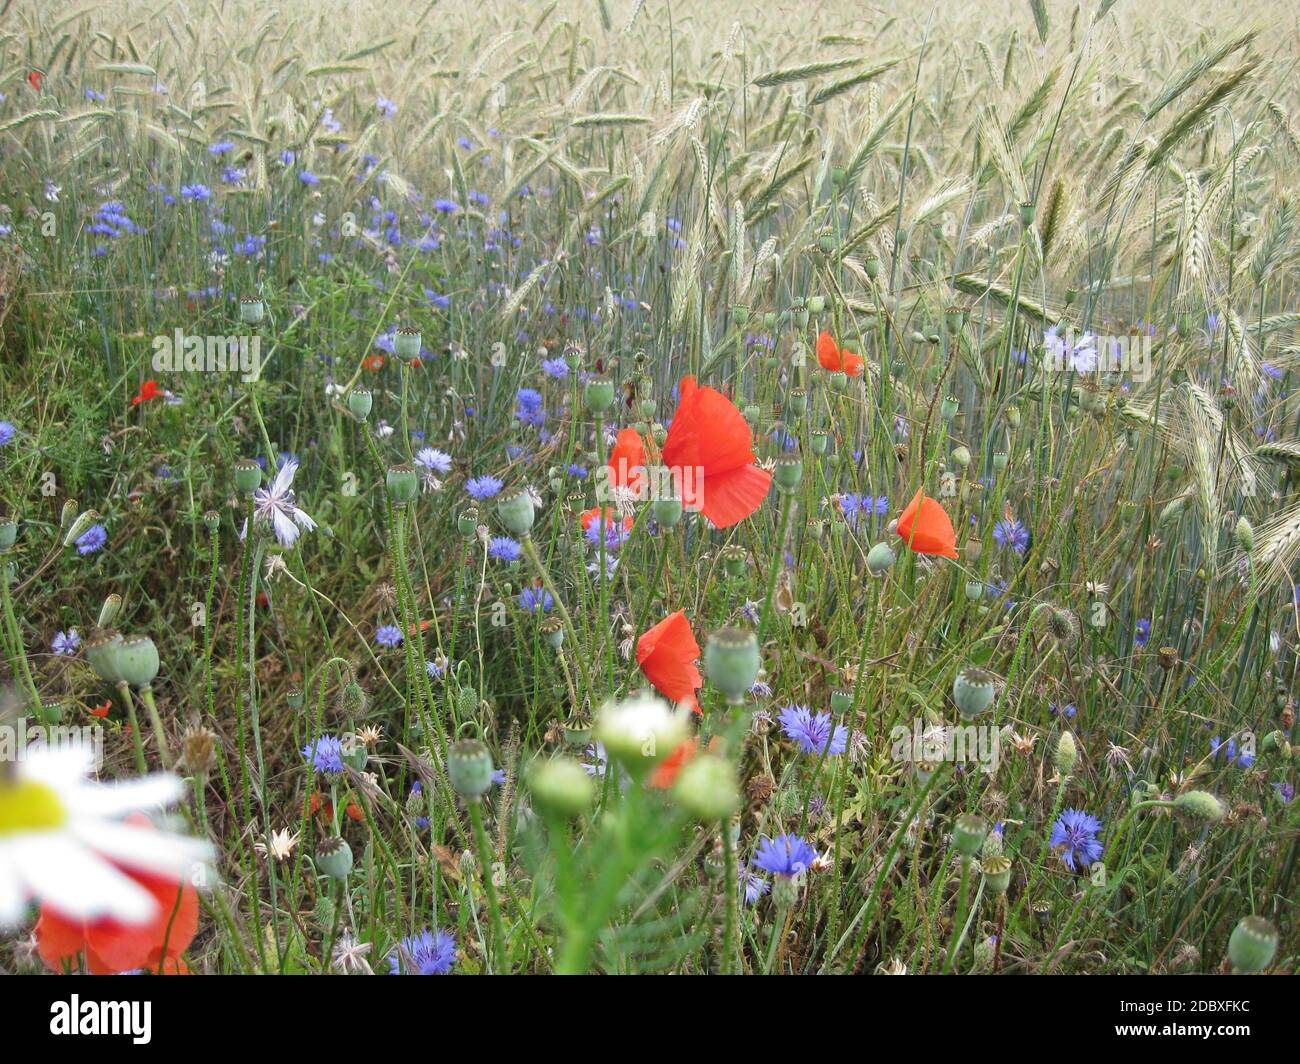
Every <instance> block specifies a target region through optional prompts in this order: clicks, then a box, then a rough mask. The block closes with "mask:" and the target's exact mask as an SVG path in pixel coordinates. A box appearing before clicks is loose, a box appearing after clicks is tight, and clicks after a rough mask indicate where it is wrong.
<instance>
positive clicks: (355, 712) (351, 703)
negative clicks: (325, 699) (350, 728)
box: [339, 680, 367, 718]
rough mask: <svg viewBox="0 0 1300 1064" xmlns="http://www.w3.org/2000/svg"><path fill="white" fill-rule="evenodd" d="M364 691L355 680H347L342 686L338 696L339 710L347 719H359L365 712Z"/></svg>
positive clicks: (365, 699)
mask: <svg viewBox="0 0 1300 1064" xmlns="http://www.w3.org/2000/svg"><path fill="white" fill-rule="evenodd" d="M366 702H367V698H366V689H365V688H364V687H362V686H361V685H360V684H359V683H357V681H356V680H349V681H348V682H347V683H345V684H344V685H343V691H342V693H341V694H340V696H339V703H340V708H341V709H342V711H343V715H344V716H345V717H348V718H354V717H359V716H361V715H362V714H363V713H365V711H366Z"/></svg>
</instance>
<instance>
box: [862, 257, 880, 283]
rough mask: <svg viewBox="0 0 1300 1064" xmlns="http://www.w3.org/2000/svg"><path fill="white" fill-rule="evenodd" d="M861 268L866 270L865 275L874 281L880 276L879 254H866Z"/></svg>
mask: <svg viewBox="0 0 1300 1064" xmlns="http://www.w3.org/2000/svg"><path fill="white" fill-rule="evenodd" d="M862 268H863V269H864V270H866V271H867V276H868V277H869V278H870V279H871V280H873V281H874V280H875V279H876V278H877V277H879V276H880V256H879V255H868V256H867V258H866V261H864V262H863V263H862Z"/></svg>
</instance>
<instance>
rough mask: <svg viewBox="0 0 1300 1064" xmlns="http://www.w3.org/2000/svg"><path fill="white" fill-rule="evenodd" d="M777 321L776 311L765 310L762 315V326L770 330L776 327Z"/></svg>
mask: <svg viewBox="0 0 1300 1064" xmlns="http://www.w3.org/2000/svg"><path fill="white" fill-rule="evenodd" d="M777 321H778V315H777V313H776V311H774V310H769V311H767V313H765V314H764V315H763V328H764V329H766V330H767V331H768V332H771V331H772V330H773V329H775V328H776V323H777Z"/></svg>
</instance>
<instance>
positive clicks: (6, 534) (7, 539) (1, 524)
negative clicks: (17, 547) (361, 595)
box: [0, 517, 18, 551]
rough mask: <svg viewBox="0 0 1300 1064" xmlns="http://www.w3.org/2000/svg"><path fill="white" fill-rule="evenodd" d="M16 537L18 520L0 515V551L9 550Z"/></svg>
mask: <svg viewBox="0 0 1300 1064" xmlns="http://www.w3.org/2000/svg"><path fill="white" fill-rule="evenodd" d="M17 538H18V522H17V521H15V520H14V519H13V518H12V517H0V551H7V550H11V549H12V548H13V545H14V541H15V540H17Z"/></svg>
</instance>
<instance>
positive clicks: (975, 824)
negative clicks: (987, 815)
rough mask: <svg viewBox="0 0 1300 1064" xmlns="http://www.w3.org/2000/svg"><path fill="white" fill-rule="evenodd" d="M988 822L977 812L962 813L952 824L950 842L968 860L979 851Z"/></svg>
mask: <svg viewBox="0 0 1300 1064" xmlns="http://www.w3.org/2000/svg"><path fill="white" fill-rule="evenodd" d="M988 833H989V823H988V821H987V820H985V819H984V818H983V817H982V816H980V815H979V814H978V813H962V815H961V816H959V817H958V818H957V819H956V820H955V821H954V822H953V825H952V844H953V846H954V848H955V849H956V850H957V852H958V853H959V854H961V855H962V857H964V858H967V859H968V860H969V859H970V858H972V857H974V856H975V855H976V854H978V853H979V852H980V845H981V844H982V843H983V842H984V836H985V835H987V834H988Z"/></svg>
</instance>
